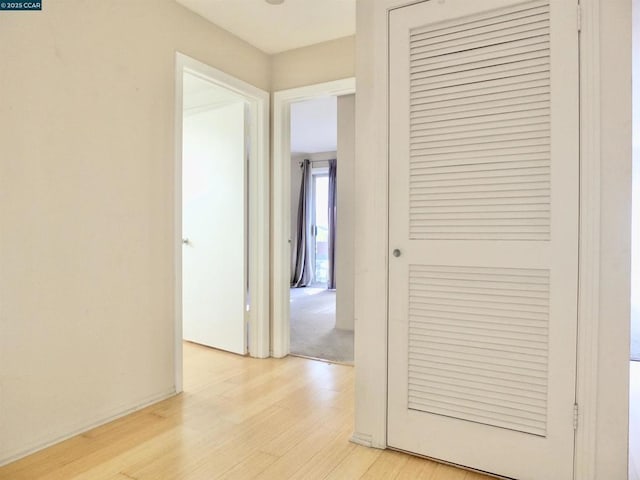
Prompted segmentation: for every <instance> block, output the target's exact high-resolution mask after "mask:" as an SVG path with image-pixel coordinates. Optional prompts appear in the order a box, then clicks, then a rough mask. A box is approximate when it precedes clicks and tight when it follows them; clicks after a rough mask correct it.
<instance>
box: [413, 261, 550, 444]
mask: <svg viewBox="0 0 640 480" xmlns="http://www.w3.org/2000/svg"><path fill="white" fill-rule="evenodd" d="M548 317H549V271H548V270H537V269H512V268H484V267H457V266H456V267H454V266H429V265H410V266H409V352H408V355H409V381H408V389H409V391H408V396H409V408H410V409H414V410H421V411H424V412H429V413H435V414H440V415H449V416H453V417H456V418H460V419H463V420H468V421H473V422H478V423H483V424H488V425H493V426H497V427H502V428H508V429H512V430H518V431H522V432H527V433H532V434H534V435H545V433H546V407H547V403H546V402H547V400H546V389H547V373H548V372H547V370H548V368H547V354H548V320H549V318H548Z"/></svg>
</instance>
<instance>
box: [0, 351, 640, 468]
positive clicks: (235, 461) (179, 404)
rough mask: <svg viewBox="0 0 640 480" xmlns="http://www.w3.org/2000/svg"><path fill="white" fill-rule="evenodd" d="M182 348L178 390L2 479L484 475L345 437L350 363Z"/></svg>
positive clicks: (636, 393) (638, 395)
mask: <svg viewBox="0 0 640 480" xmlns="http://www.w3.org/2000/svg"><path fill="white" fill-rule="evenodd" d="M184 355H185V359H184V364H185V375H184V377H185V392H184V394H182V395H179V396H176V397H173V398H170V399H168V400H165V401H163V402H160V403H157V404H155V405H152V406H150V407H147V408H145V409H143V410H140V411H139V412H135V413H133V414H131V415H128V416H126V417H123V418H121V419H118V420H116V421H114V422H110V423H108V424H106V425H103V426H101V427H98V428H95V429H93V430H90V431H88V432H86V433H84V434H82V435H78V436H76V437H73V438H71V439H69V440H67V441H65V442H62V443H60V444H58V445H55V446H53V447H50V448H47V449H45V450H42V451H41V452H38V453H36V454H33V455H31V456H29V457H26V458H24V459H22V460H19V461H17V462H14V463H12V464H9V465H6V466H4V467H0V480H132V479H133V480H215V479H225V480H230V479H242V480H244V479H260V480H267V479H278V480H280V479H282V480H288V479H290V480H321V479H329V480H345V479H347V480H352V479H353V480H356V479H368V480H375V479H381V480H382V479H384V480H386V479H389V480H392V479H395V480H489V479H490V477H488V476H485V475H482V474H479V473H473V472H467V471H464V470H460V469H457V468H454V467H451V466H446V465H441V464H438V463H436V462H432V461H429V460H425V459H421V458H417V457H412V456H409V455H406V454H404V453H399V452H394V451H383V450H378V449H372V448H365V447H362V446H359V445H355V444H353V443H350V442H349V438H350V436H351V434H352V425H353V414H354V410H353V405H354V392H353V382H354V370H353V368H352V367H349V366H344V365H333V364H327V363H326V362H318V361H312V360H306V359H301V358H293V357H292V358H285V359H268V360H257V359H252V358H247V357H242V356H238V355H233V354H229V353H224V352H219V351H217V350H212V349H209V348H205V347H201V346H197V345H193V344H189V343H186V344H185V347H184ZM632 375H635V377H634V382H637V383H636V387H635V389H633V388H632V403H631V404H632V413H631V419H632V426H631V429H630V431H631V437H632V438H631V443H630V445H631V454H632V455H631V458H630V463H629V466H630V477H629V478H630V480H640V474H639V473H638V469H639V468H640V461H639V457H638V456H639V455H640V451H636V450H639V448H638V446H640V443H638V440H639V439H640V437H639V430H640V418H639V412H638V409H637V407H634V405H635V403H640V364H638V365H637V368H636V367H635V366H632ZM634 402H635V403H634ZM633 422H635V423H633ZM634 442H635V443H634Z"/></svg>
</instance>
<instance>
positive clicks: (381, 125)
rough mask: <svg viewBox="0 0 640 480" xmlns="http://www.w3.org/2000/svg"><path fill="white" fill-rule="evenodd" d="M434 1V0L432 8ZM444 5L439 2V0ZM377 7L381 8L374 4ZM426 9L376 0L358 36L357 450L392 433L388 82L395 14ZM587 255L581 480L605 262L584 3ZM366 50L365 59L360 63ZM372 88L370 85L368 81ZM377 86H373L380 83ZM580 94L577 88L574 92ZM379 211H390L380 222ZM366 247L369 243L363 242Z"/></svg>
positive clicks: (585, 4)
mask: <svg viewBox="0 0 640 480" xmlns="http://www.w3.org/2000/svg"><path fill="white" fill-rule="evenodd" d="M431 1H436V0H431ZM439 1H441V0H439ZM372 3H373V2H372ZM416 3H421V1H406V0H404V1H403V0H375V3H374V4H373V5H372V6H371V7H370V8H368V9H367V10H366V12H365V13H362V12H361V13H360V15H361V16H363V17H364V16H365V15H367V16H368V18H366V21H367V22H369V23H368V28H367V29H359V36H360V39H359V47H358V49H365V48H366V49H367V50H373V51H374V52H375V56H374V55H368V57H369V59H370V61H369V62H362V61H359V62H358V65H357V73H356V75H357V77H358V78H364V79H367V81H366V83H365V82H364V81H363V82H362V84H359V85H358V89H359V92H360V103H357V104H356V119H357V120H356V122H357V124H358V133H357V135H358V134H359V135H360V136H361V137H362V135H363V134H364V132H366V133H367V138H366V139H364V138H359V139H357V144H356V145H357V147H356V148H357V151H358V153H357V158H356V175H357V177H358V178H359V179H360V182H359V185H358V186H357V189H356V195H357V198H358V200H359V201H358V202H357V205H356V217H357V218H358V219H359V221H358V223H357V224H356V244H358V245H361V248H359V250H358V255H357V256H356V279H355V281H356V285H357V286H358V288H357V289H356V305H355V308H356V314H355V317H356V322H358V321H359V319H365V318H366V321H367V328H361V329H359V332H358V335H356V338H355V346H356V358H355V361H356V364H357V365H361V366H364V365H366V366H367V368H360V369H357V370H356V418H355V432H354V434H353V437H352V440H353V441H354V442H355V443H358V444H361V445H365V446H370V447H377V448H386V447H387V443H386V435H387V425H386V418H387V402H386V398H387V347H388V344H387V320H388V298H387V290H388V262H389V244H388V232H389V225H388V217H387V214H386V212H388V206H389V195H388V169H389V159H388V147H389V142H388V131H389V130H388V99H389V96H388V88H389V82H388V74H389V68H388V65H389V51H388V35H389V13H390V11H391V10H394V9H396V8H402V7H405V6H408V5H412V4H416ZM576 8H580V9H581V12H580V20H581V21H580V25H576V28H580V86H579V87H580V110H581V113H580V120H581V126H580V136H581V140H580V142H581V145H580V150H581V152H580V172H581V173H580V191H581V196H580V232H579V235H580V236H579V243H580V255H579V272H580V273H579V291H578V347H577V348H578V361H577V365H578V371H577V390H576V398H577V403H578V405H579V410H578V429H577V430H576V451H575V459H574V460H575V465H576V469H575V476H576V478H581V479H585V480H588V479H593V478H595V468H596V465H595V463H596V455H595V452H596V450H597V445H596V431H597V392H598V387H599V385H598V382H599V381H600V382H602V379H599V378H598V348H599V344H598V330H599V295H600V283H599V275H600V270H599V262H600V161H601V160H600V155H601V154H600V121H601V120H600V51H599V49H600V26H599V25H600V3H599V0H581V2H580V6H578V4H577V3H576ZM361 54H362V52H361V51H358V54H357V56H358V60H360V57H361ZM370 80H371V81H372V83H369V81H370ZM373 80H375V81H373ZM576 87H577V86H576ZM381 212H385V213H384V214H382V213H381ZM365 240H366V242H365Z"/></svg>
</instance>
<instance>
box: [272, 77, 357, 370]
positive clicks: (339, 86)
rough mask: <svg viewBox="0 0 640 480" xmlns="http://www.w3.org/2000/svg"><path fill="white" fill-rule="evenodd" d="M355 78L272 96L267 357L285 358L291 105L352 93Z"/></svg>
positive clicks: (288, 284)
mask: <svg viewBox="0 0 640 480" xmlns="http://www.w3.org/2000/svg"><path fill="white" fill-rule="evenodd" d="M355 91H356V80H355V78H353V77H351V78H345V79H342V80H335V81H332V82H326V83H319V84H315V85H308V86H304V87H299V88H292V89H289V90H281V91H279V92H275V93H274V94H273V142H272V148H273V153H272V155H273V172H272V179H273V180H272V181H273V189H272V192H273V195H272V205H273V207H272V208H273V210H272V212H273V213H272V215H273V230H272V239H271V242H272V243H271V245H272V277H271V283H272V292H273V297H272V303H271V305H272V311H271V341H272V345H271V354H272V355H273V356H274V357H276V358H282V357H285V356H287V355H288V354H289V287H290V280H291V279H290V276H291V238H290V235H291V104H292V103H295V102H301V101H305V100H311V99H313V98H317V97H323V96H339V95H348V94H351V93H355Z"/></svg>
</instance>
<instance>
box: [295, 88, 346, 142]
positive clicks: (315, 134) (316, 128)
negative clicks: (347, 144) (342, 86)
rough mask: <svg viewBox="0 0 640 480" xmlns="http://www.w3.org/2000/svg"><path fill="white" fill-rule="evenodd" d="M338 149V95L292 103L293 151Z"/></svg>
mask: <svg viewBox="0 0 640 480" xmlns="http://www.w3.org/2000/svg"><path fill="white" fill-rule="evenodd" d="M337 149H338V99H337V97H322V98H317V99H313V100H308V101H306V102H299V103H294V104H292V105H291V153H293V154H296V153H320V152H334V151H336V150H337Z"/></svg>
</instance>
